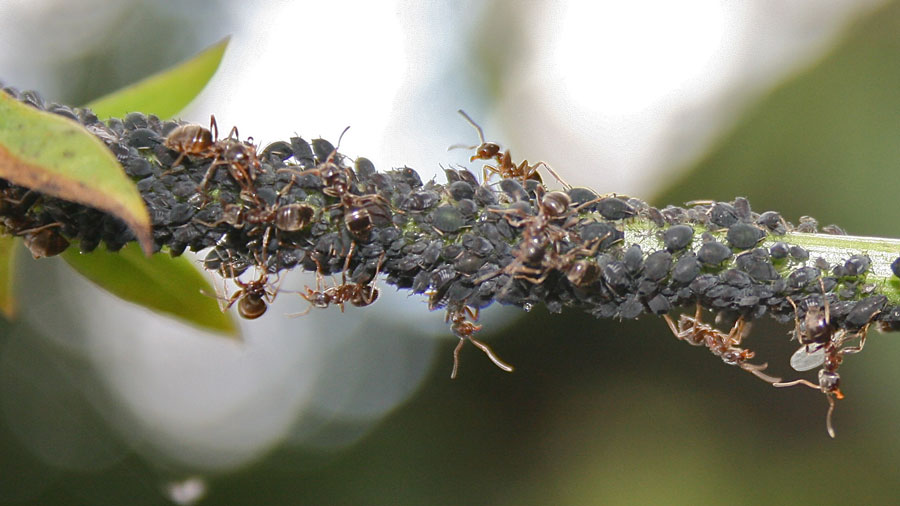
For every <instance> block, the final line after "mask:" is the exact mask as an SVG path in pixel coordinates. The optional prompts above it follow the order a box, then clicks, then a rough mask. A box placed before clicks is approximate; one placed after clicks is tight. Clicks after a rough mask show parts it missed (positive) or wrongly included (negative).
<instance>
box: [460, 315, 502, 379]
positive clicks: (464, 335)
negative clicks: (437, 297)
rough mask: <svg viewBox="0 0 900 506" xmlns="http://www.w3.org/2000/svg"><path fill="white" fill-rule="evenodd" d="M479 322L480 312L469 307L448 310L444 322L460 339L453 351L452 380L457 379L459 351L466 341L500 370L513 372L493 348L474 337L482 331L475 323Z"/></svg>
mask: <svg viewBox="0 0 900 506" xmlns="http://www.w3.org/2000/svg"><path fill="white" fill-rule="evenodd" d="M477 320H478V310H477V309H472V308H471V307H469V306H466V305H461V306H458V307H455V308H447V317H446V318H445V320H444V321H446V322H448V323H450V331H451V332H453V335H454V336H456V337H458V338H459V344H457V345H456V348H455V349H454V350H453V370H452V371H450V379H456V372H457V371H458V370H459V351H460V350H461V349H462V347H463V345H464V344H465V343H466V340H468V341H469V342H471V343H472V344H474V345H475V346H477V347H478V349H480V350H481V351H483V352H484V354H485V355H487V356H488V358H489V359H491V362H493V363H494V365H496V366H497V367H499V368H500V369H502V370H504V371H506V372H512V371H513V367H512V366H511V365H509V364H507V363H506V362H504V361H502V360H500V359H499V358H498V357H497V355H495V354H494V352H493V351H492V350H491V348H490V347H489V346H488V345H486V344H484V343H483V342H481V341H479V340H477V339H475V338H474V337H472V334H474V333H475V332H478V331H479V330H481V325H478V324H476V323H475V321H477Z"/></svg>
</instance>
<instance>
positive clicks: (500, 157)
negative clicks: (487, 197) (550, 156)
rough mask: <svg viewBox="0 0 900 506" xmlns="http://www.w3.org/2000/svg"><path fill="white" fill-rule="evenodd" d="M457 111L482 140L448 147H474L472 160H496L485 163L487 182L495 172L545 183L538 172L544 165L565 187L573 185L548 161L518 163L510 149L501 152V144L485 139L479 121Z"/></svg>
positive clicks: (503, 176) (484, 173)
mask: <svg viewBox="0 0 900 506" xmlns="http://www.w3.org/2000/svg"><path fill="white" fill-rule="evenodd" d="M457 112H458V113H459V114H460V115H462V117H463V118H465V120H466V122H468V123H469V124H470V125H472V127H473V128H475V131H476V132H478V140H479V141H481V144H478V145H477V146H466V145H464V144H454V145H453V146H450V147H449V148H447V149H448V150H450V149H456V148H466V149H474V150H475V154H474V155H472V156H471V158H469V161H470V162H474V161H475V160H485V161H491V160H494V161H495V162H496V165H485V166H484V167H483V169H482V170H483V181H484V183H487V182H488V181H489V180H490V177H491V176H493V175H494V174H496V175H498V176H500V179H513V178H521V180H522V184H523V185H524V184H526V183H527V182H528V180H529V179H531V180H534V181H537V182H539V183H541V184H543V182H544V181H543V179H542V178H541V175H540V173H538V168H540V167H544V168H545V169H547V172H549V173H550V174H551V175H552V176H553V177H554V178H556V180H557V181H559V183H560V184H562V185H563V188H565V189H566V190H569V189H571V188H572V186H571V185H570V184H569V183H567V182H565V180H563V178H562V177H560V175H559V174H557V173H556V171H555V170H553V168H552V167H550V166H549V165H547V163H546V162H537V163H536V164H534V165H529V164H528V160H522V163H520V164H518V165H516V164H515V162H513V161H512V156H511V155H510V154H509V150H508V149H507V150H505V151H503V152H502V153H501V152H500V150H501V148H500V145H499V144H496V143H493V142H487V141H485V140H484V131H483V130H482V129H481V126H479V125H478V123H475V121H474V120H473V119H472V118H471V117H469V115H468V114H466V112H465V111H463V110H462V109H459V110H457Z"/></svg>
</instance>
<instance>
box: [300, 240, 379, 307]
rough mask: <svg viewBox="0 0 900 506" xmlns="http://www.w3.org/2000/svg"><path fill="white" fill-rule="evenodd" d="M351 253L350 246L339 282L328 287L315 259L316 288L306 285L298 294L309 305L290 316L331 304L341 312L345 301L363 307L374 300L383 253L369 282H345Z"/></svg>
mask: <svg viewBox="0 0 900 506" xmlns="http://www.w3.org/2000/svg"><path fill="white" fill-rule="evenodd" d="M352 254H353V248H352V247H351V248H350V252H349V253H348V254H347V258H346V260H344V269H343V270H342V271H341V284H340V285H334V286H330V287H324V286H323V277H322V274H321V271H322V267H321V265H319V262H318V260H316V265H318V269H316V289H315V290H313V289H311V288H310V287H308V286H307V287H306V293H302V292H300V296H301V297H303V298H304V299H306V301H307V302H309V307H308V308H306V310H305V311H303V312H300V313H295V314H292V315H290V316H303V315H305V314H307V313H309V312H310V311H311V310H312V308H314V307H316V308H320V309H325V308H327V307H328V306H330V305H332V304H336V305H337V306H339V307H340V308H341V312H342V313H343V312H344V304H345V303H347V302H349V303H351V304H353V305H354V306H356V307H365V306H368V305H370V304H372V303H373V302H375V300H376V299H378V288H376V287H375V285H374V282H375V279H376V278H377V277H378V272H379V271H380V270H381V263H382V262H383V261H384V255H383V254H382V256H381V258H380V259H379V260H378V266H377V267H376V268H375V274H374V275H373V276H372V279H371V280H370V281H369V282H367V283H347V269H348V268H349V267H350V258H351V255H352Z"/></svg>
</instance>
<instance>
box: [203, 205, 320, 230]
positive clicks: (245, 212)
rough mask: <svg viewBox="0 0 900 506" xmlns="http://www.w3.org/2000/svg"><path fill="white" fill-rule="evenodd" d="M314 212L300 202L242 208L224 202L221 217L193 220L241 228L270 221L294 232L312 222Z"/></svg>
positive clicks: (313, 209)
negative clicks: (209, 220)
mask: <svg viewBox="0 0 900 506" xmlns="http://www.w3.org/2000/svg"><path fill="white" fill-rule="evenodd" d="M315 214H316V209H315V208H314V207H312V206H310V205H308V204H302V203H295V204H285V205H282V206H269V207H257V208H251V209H244V207H242V206H241V205H239V204H225V205H224V206H223V207H222V217H221V218H220V219H218V220H216V221H214V222H212V223H209V222H205V221H202V220H198V219H196V218H195V219H194V221H195V222H197V223H200V224H201V225H204V226H207V227H210V228H212V227H216V226H218V225H221V224H222V223H226V224H228V225H231V226H232V227H235V228H241V227H243V226H244V224H250V225H259V224H263V223H271V224H272V225H274V226H275V228H276V229H278V230H280V231H282V232H296V231H298V230H302V229H304V228H306V227H307V226H308V225H309V224H310V223H312V220H313V218H315Z"/></svg>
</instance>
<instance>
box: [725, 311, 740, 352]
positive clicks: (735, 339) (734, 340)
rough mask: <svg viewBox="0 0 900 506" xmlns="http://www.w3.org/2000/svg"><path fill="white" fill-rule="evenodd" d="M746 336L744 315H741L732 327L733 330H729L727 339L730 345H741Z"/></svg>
mask: <svg viewBox="0 0 900 506" xmlns="http://www.w3.org/2000/svg"><path fill="white" fill-rule="evenodd" d="M743 338H744V316H743V315H741V316H739V317H738V319H737V320H735V322H734V326H733V327H731V331H730V332H728V335H727V336H726V339H728V345H729V347H732V346H740V344H741V340H742V339H743Z"/></svg>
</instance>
